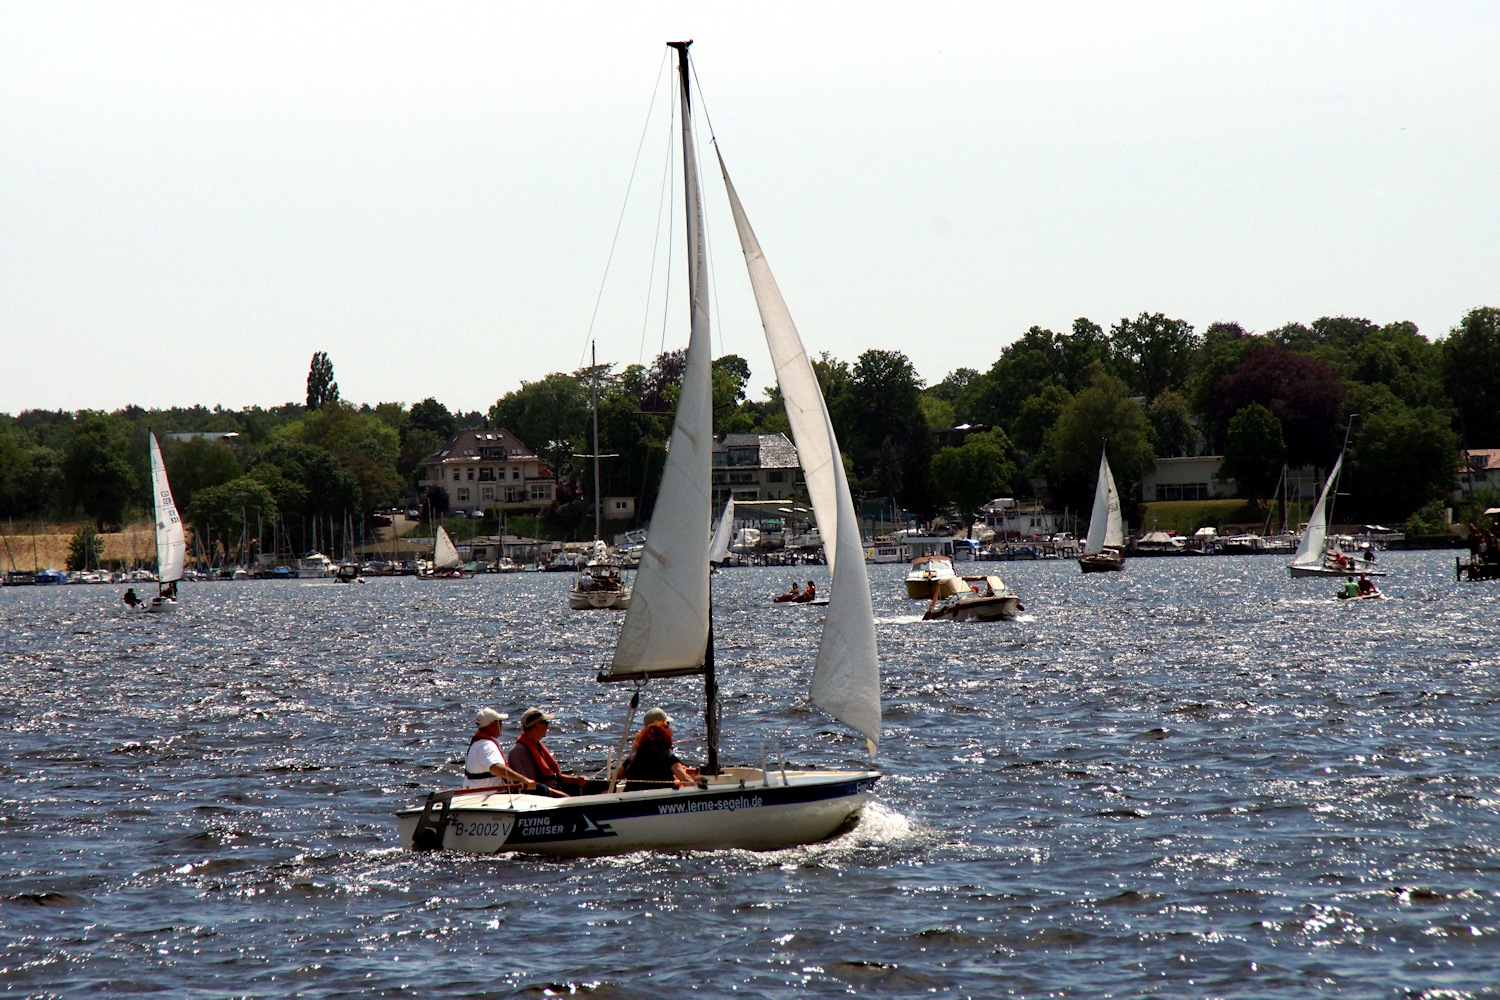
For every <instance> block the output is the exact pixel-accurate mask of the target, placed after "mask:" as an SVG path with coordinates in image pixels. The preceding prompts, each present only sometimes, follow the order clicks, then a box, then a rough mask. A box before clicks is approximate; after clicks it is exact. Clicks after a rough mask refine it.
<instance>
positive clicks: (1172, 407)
mask: <svg viewBox="0 0 1500 1000" xmlns="http://www.w3.org/2000/svg"><path fill="white" fill-rule="evenodd" d="M1146 420H1147V421H1148V422H1149V423H1150V424H1151V443H1152V446H1153V447H1155V449H1156V454H1157V457H1159V458H1182V457H1184V456H1186V455H1191V454H1193V452H1194V450H1195V448H1196V445H1197V443H1198V429H1197V428H1196V427H1195V426H1193V416H1192V414H1191V413H1189V412H1188V403H1187V399H1186V398H1184V396H1183V395H1182V393H1180V392H1176V391H1174V390H1172V389H1168V390H1167V391H1166V392H1164V393H1162V394H1161V395H1159V396H1157V397H1156V398H1155V399H1153V400H1152V401H1151V403H1150V404H1149V405H1148V406H1147V407H1146Z"/></svg>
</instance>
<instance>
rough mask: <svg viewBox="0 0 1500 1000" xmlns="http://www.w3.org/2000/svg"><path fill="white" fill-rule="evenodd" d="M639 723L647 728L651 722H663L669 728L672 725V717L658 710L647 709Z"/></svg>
mask: <svg viewBox="0 0 1500 1000" xmlns="http://www.w3.org/2000/svg"><path fill="white" fill-rule="evenodd" d="M641 722H642V723H644V724H645V725H648V726H649V725H651V723H653V722H665V723H666V724H667V725H669V726H670V725H671V724H672V717H671V716H670V715H668V714H667V713H666V712H664V711H662V710H661V709H660V708H648V709H646V714H645V715H643V716H641Z"/></svg>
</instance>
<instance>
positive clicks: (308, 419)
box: [283, 406, 401, 518]
mask: <svg viewBox="0 0 1500 1000" xmlns="http://www.w3.org/2000/svg"><path fill="white" fill-rule="evenodd" d="M283 434H284V436H285V437H287V438H289V439H292V440H297V441H300V442H302V443H303V444H308V445H313V446H315V447H318V448H322V449H324V450H325V451H327V452H328V453H329V454H331V455H332V456H333V457H334V459H335V460H336V461H337V462H338V463H339V464H340V465H341V466H343V468H344V469H346V470H347V471H348V472H349V473H350V474H352V475H353V477H354V480H355V482H356V483H357V484H358V486H359V490H358V496H359V504H358V505H356V506H352V507H346V508H343V509H340V510H329V511H326V512H325V513H330V514H334V515H336V516H338V517H340V518H342V516H343V515H344V514H355V513H360V514H368V513H371V512H373V511H374V510H376V509H378V508H380V507H385V506H389V505H390V504H392V503H394V502H395V501H396V498H397V497H398V496H399V495H400V493H401V479H400V476H399V475H398V474H397V472H396V462H397V460H398V459H399V457H400V453H401V443H400V435H399V434H398V433H397V432H396V431H395V430H394V429H392V428H391V426H390V425H389V424H388V423H386V421H385V420H383V419H381V418H380V416H378V415H377V414H375V413H373V412H355V411H354V410H351V409H350V408H349V407H347V406H325V407H324V408H323V409H321V410H316V411H313V412H309V413H307V414H306V415H305V416H303V417H302V419H301V420H299V421H297V422H296V423H294V424H289V425H288V426H287V427H286V428H285V429H284V431H283Z"/></svg>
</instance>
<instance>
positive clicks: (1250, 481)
mask: <svg viewBox="0 0 1500 1000" xmlns="http://www.w3.org/2000/svg"><path fill="white" fill-rule="evenodd" d="M1285 462H1286V441H1285V440H1284V439H1283V438H1282V436H1281V421H1280V420H1277V419H1276V414H1274V413H1272V412H1271V411H1270V410H1268V409H1266V408H1265V407H1264V406H1261V405H1260V404H1259V403H1251V404H1250V405H1249V406H1247V407H1245V408H1244V409H1242V410H1240V411H1239V412H1238V413H1236V414H1235V415H1234V416H1233V417H1231V418H1230V420H1229V429H1228V440H1227V443H1226V444H1225V446H1224V461H1223V463H1222V464H1221V465H1220V466H1219V479H1220V480H1225V479H1234V480H1236V481H1237V482H1238V483H1239V488H1240V492H1241V493H1242V494H1244V495H1245V496H1246V497H1249V498H1250V499H1253V500H1262V499H1264V498H1266V497H1268V496H1270V495H1271V494H1272V493H1273V492H1274V491H1275V489H1276V483H1277V481H1278V480H1279V479H1280V478H1281V467H1282V465H1283V464H1284V463H1285Z"/></svg>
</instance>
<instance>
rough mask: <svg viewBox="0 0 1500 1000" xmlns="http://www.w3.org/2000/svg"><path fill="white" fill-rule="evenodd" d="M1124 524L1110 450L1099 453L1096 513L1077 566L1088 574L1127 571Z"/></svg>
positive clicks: (1095, 500) (1095, 498)
mask: <svg viewBox="0 0 1500 1000" xmlns="http://www.w3.org/2000/svg"><path fill="white" fill-rule="evenodd" d="M1124 546H1125V523H1124V521H1123V520H1121V518H1120V492H1119V490H1117V489H1115V476H1114V473H1113V472H1111V471H1110V469H1109V454H1108V449H1107V448H1106V449H1104V450H1102V451H1100V453H1099V481H1098V482H1097V483H1096V484H1095V486H1094V510H1093V513H1092V514H1091V515H1090V516H1089V534H1088V538H1087V539H1086V540H1085V541H1084V543H1083V555H1081V556H1079V557H1078V567H1079V568H1080V569H1082V570H1083V571H1084V572H1085V573H1118V572H1119V571H1120V570H1122V569H1124V568H1125V555H1124V552H1123V549H1124Z"/></svg>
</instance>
